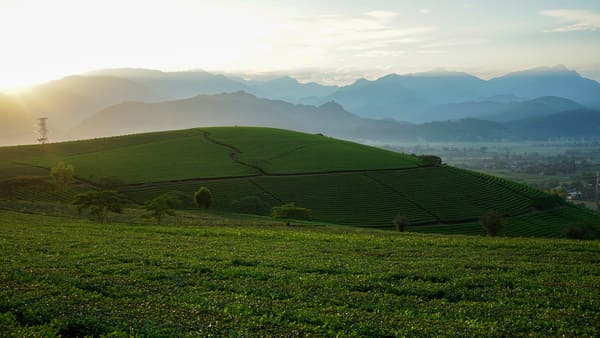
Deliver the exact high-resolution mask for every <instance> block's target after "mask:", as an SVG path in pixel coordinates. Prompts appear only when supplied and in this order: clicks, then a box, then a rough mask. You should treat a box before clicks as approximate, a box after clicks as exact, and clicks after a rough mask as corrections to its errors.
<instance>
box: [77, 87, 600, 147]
mask: <svg viewBox="0 0 600 338" xmlns="http://www.w3.org/2000/svg"><path fill="white" fill-rule="evenodd" d="M542 99H543V98H542ZM567 121H568V123H567ZM224 125H239V126H268V127H276V128H285V129H293V130H299V131H305V132H313V133H324V134H327V135H331V136H335V137H340V138H346V139H353V140H360V141H376V142H397V141H430V142H433V141H502V140H545V139H552V138H555V139H556V138H593V137H597V135H599V133H600V111H596V110H591V109H577V110H572V111H565V112H561V113H557V114H549V115H546V116H542V117H530V118H526V119H520V120H514V121H510V122H505V123H502V122H494V121H488V120H482V119H473V118H465V119H456V120H448V121H436V122H429V123H423V124H415V123H407V122H399V121H395V120H390V119H370V118H363V117H359V116H357V115H354V114H352V113H350V112H348V111H346V110H344V108H343V107H342V106H340V105H339V104H337V103H335V102H328V103H325V104H323V105H321V106H318V107H317V106H310V105H301V104H291V103H288V102H285V101H280V100H268V99H262V98H257V97H256V96H254V95H251V94H248V93H245V92H237V93H231V94H219V95H199V96H196V97H193V98H189V99H184V100H174V101H166V102H158V103H143V102H126V103H121V104H118V105H115V106H112V107H109V108H106V109H104V110H102V111H99V112H98V113H96V114H94V115H93V116H91V117H90V118H88V119H86V120H85V121H84V122H83V123H82V124H81V125H80V126H78V127H77V128H75V129H74V130H73V131H72V134H71V137H73V138H83V137H90V136H94V137H100V136H113V135H122V134H128V133H138V132H147V131H159V130H170V129H182V128H190V127H200V126H224Z"/></svg>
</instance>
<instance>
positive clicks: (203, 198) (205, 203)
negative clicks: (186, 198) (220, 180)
mask: <svg viewBox="0 0 600 338" xmlns="http://www.w3.org/2000/svg"><path fill="white" fill-rule="evenodd" d="M194 202H196V205H197V206H198V208H200V209H208V208H209V207H210V205H211V204H212V194H211V193H210V190H208V188H207V187H200V189H198V191H196V193H195V194H194Z"/></svg>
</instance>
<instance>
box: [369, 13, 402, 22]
mask: <svg viewBox="0 0 600 338" xmlns="http://www.w3.org/2000/svg"><path fill="white" fill-rule="evenodd" d="M365 15H366V16H370V17H372V18H375V19H379V20H388V19H392V18H394V17H396V16H398V13H396V12H392V11H370V12H366V13H365Z"/></svg>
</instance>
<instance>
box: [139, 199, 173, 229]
mask: <svg viewBox="0 0 600 338" xmlns="http://www.w3.org/2000/svg"><path fill="white" fill-rule="evenodd" d="M179 204H181V200H179V198H177V197H176V196H173V195H171V194H162V195H160V196H157V197H155V198H153V199H152V200H150V201H148V202H146V205H145V206H144V209H146V210H147V211H148V213H147V214H145V215H144V217H148V218H150V217H151V218H154V219H155V220H156V223H158V224H160V221H161V220H162V218H163V217H164V216H166V215H169V216H175V211H174V209H175V208H177V206H179Z"/></svg>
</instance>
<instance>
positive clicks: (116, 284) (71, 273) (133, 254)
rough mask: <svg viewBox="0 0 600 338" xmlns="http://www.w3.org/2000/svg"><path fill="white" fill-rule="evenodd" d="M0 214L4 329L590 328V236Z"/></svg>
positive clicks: (593, 327)
mask: <svg viewBox="0 0 600 338" xmlns="http://www.w3.org/2000/svg"><path fill="white" fill-rule="evenodd" d="M0 219H2V226H1V227H0V244H1V245H0V250H1V252H0V261H1V262H2V264H0V286H1V287H0V332H1V333H2V335H4V336H8V335H9V334H10V333H13V334H15V335H16V336H24V335H26V334H27V333H29V334H33V333H35V332H37V333H38V335H44V336H50V334H51V333H60V334H63V335H65V336H75V335H80V336H83V335H100V334H108V333H110V332H116V333H118V332H121V333H123V334H126V335H129V334H145V335H148V336H161V335H162V336H175V335H200V336H207V335H209V334H213V335H217V336H232V335H245V336H247V335H271V336H283V335H292V336H294V335H316V336H324V335H355V336H402V335H408V336H439V335H463V336H464V335H466V336H526V335H533V336H541V337H546V336H598V335H599V334H600V327H599V325H598V323H600V298H599V297H598V293H597V285H598V279H599V278H600V270H599V269H598V267H597V264H596V262H597V259H598V256H599V255H600V244H599V243H598V242H579V241H566V240H543V239H536V240H532V239H528V240H522V239H489V238H473V237H461V236H457V237H452V236H446V237H442V236H436V235H426V236H424V235H418V234H413V235H411V234H397V233H391V232H381V231H367V230H358V229H352V228H341V227H330V228H319V227H317V228H314V227H311V228H287V227H270V226H250V225H248V226H244V227H238V226H229V227H228V226H220V227H213V226H197V227H189V226H188V227H173V226H132V225H122V224H109V225H99V224H91V223H87V222H83V221H74V220H69V219H65V218H53V217H42V216H34V215H24V214H17V213H6V212H0ZM229 222H230V223H233V224H235V223H236V222H237V221H231V220H229ZM222 223H224V224H227V223H228V220H227V219H225V220H223V221H222ZM40 333H41V334H40Z"/></svg>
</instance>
